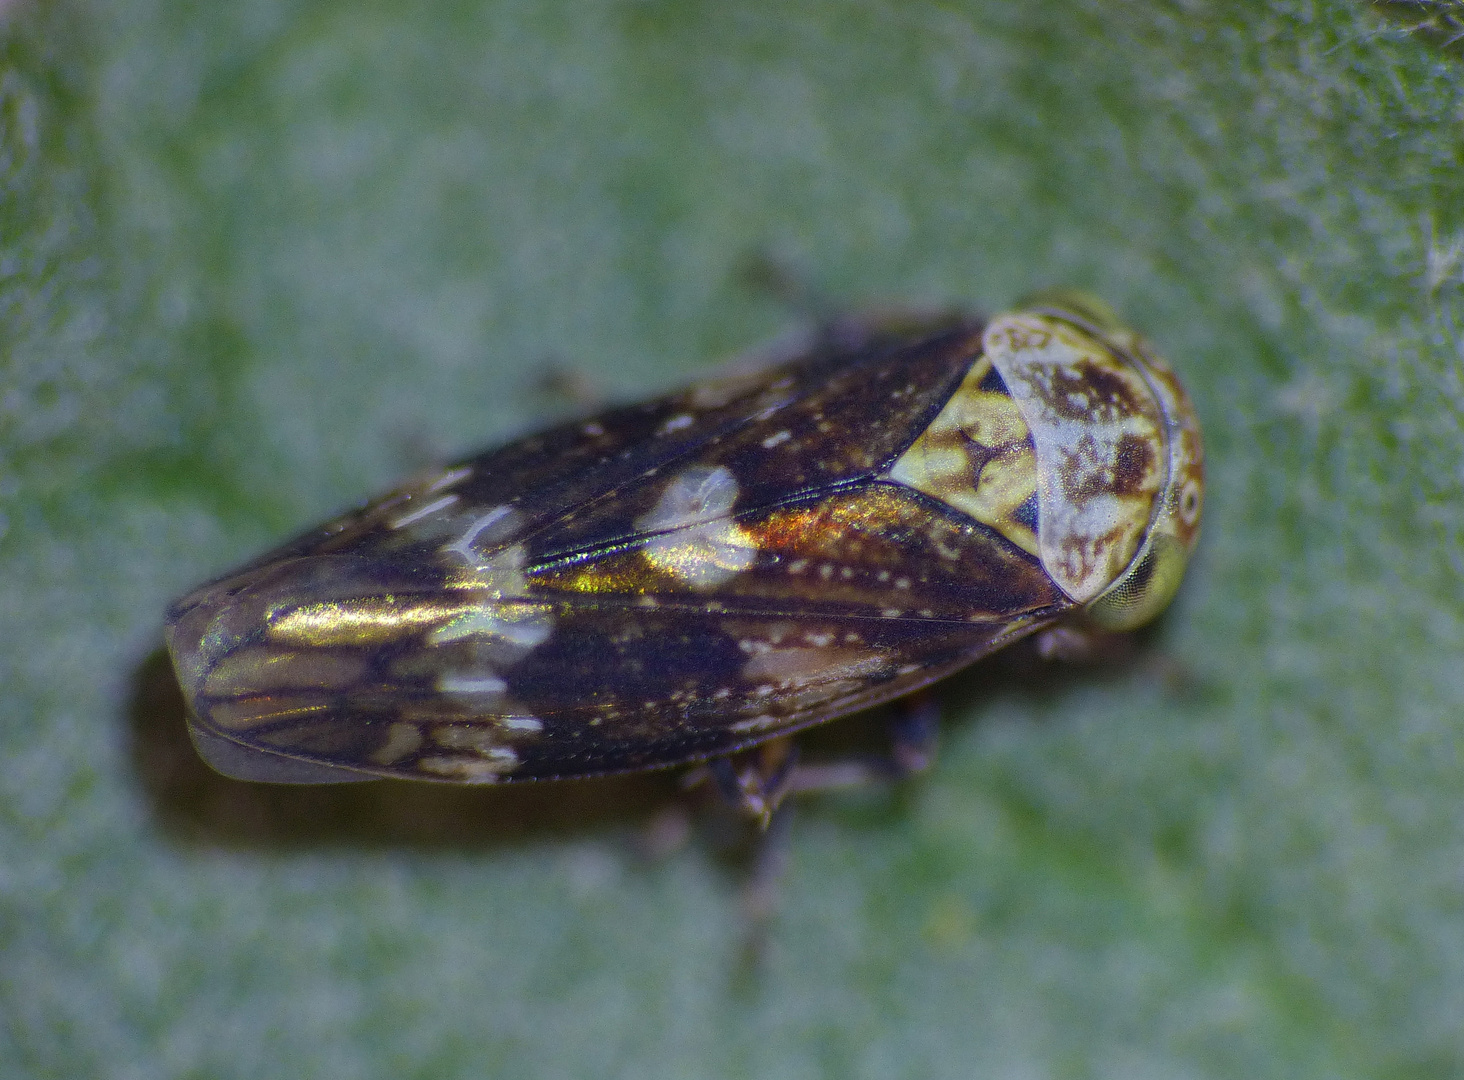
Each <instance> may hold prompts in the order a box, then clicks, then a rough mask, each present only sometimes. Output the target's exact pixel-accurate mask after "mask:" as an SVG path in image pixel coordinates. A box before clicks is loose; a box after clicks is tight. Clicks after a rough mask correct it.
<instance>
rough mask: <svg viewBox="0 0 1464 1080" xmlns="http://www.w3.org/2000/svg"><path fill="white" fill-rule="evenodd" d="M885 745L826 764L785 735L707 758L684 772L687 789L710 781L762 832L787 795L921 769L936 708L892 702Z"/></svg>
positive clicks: (930, 756) (928, 702)
mask: <svg viewBox="0 0 1464 1080" xmlns="http://www.w3.org/2000/svg"><path fill="white" fill-rule="evenodd" d="M888 727H889V736H890V749H889V752H888V753H886V754H868V755H860V756H856V757H847V758H840V759H837V760H834V761H826V762H807V763H805V762H803V761H801V760H800V759H799V754H798V747H797V746H796V745H795V744H794V742H793V740H792V738H791V737H784V738H780V739H773V740H771V741H770V742H766V743H764V744H762V745H761V746H759V747H757V748H756V749H754V750H752V751H750V752H749V753H747V754H745V755H737V756H736V757H722V758H713V759H712V760H711V761H708V762H706V763H705V764H704V765H701V766H698V767H697V768H696V769H694V770H692V771H691V772H690V773H688V774H687V776H686V778H685V780H684V781H683V783H684V785H685V786H686V787H688V788H690V787H695V786H698V785H700V784H703V783H708V782H709V783H710V784H711V786H712V788H713V789H714V790H715V791H716V793H717V795H718V796H719V797H720V798H721V800H722V801H723V802H724V803H726V804H727V805H728V806H731V807H733V808H735V809H737V810H739V811H741V812H742V813H744V814H746V815H747V816H748V817H750V818H752V820H754V821H755V822H757V823H758V825H759V826H760V827H761V828H762V829H764V830H766V829H767V828H768V826H769V824H770V823H771V821H772V818H773V815H774V813H776V811H777V810H778V807H779V806H780V805H781V804H782V802H783V800H784V799H786V798H787V797H788V796H789V795H804V794H816V793H818V792H823V791H838V790H841V789H845V788H855V787H866V786H869V785H872V784H889V783H894V782H896V781H899V780H903V779H904V778H906V777H908V776H913V775H915V774H916V773H921V772H924V771H925V770H926V769H928V768H929V767H930V764H931V762H932V761H933V760H934V758H935V748H936V742H937V737H938V734H939V728H940V706H939V703H938V701H937V699H936V697H935V695H934V694H931V693H928V692H920V693H917V694H912V695H911V696H910V697H907V698H904V699H903V700H901V701H898V702H896V703H895V706H894V712H893V714H892V716H891V717H890V720H889V725H888Z"/></svg>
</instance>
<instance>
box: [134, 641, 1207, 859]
mask: <svg viewBox="0 0 1464 1080" xmlns="http://www.w3.org/2000/svg"><path fill="white" fill-rule="evenodd" d="M1152 641H1153V632H1152V631H1151V630H1150V629H1148V628H1146V629H1145V630H1144V631H1140V632H1139V633H1138V634H1137V635H1135V636H1134V637H1133V640H1132V642H1131V643H1130V644H1128V645H1126V646H1123V647H1122V648H1121V651H1120V653H1119V654H1118V655H1112V654H1109V655H1106V656H1104V657H1101V658H1095V660H1094V662H1054V661H1051V660H1047V659H1043V658H1042V657H1041V656H1039V655H1038V649H1037V647H1036V646H1035V644H1034V643H1032V642H1031V641H1025V642H1019V643H1017V644H1016V645H1014V646H1011V647H1009V648H1007V649H1005V650H1003V651H1002V652H1000V653H998V654H996V655H994V656H991V657H988V658H987V659H985V660H983V661H981V662H980V663H978V664H976V665H975V666H973V667H972V668H969V669H967V670H966V671H964V672H962V673H960V674H958V675H956V676H955V677H953V678H950V679H947V680H946V681H945V682H943V683H942V684H941V689H940V697H941V701H942V702H944V703H948V705H947V707H946V708H945V709H944V710H943V711H944V712H945V713H946V714H947V715H946V717H945V720H944V723H943V730H942V736H943V738H944V739H946V740H950V739H952V738H953V737H956V736H958V735H959V734H960V732H961V731H962V729H964V728H966V727H967V726H968V725H970V724H971V723H974V722H979V721H973V720H971V719H969V718H966V719H963V718H962V717H961V715H960V714H961V713H962V712H963V711H965V710H962V709H961V708H960V706H961V704H962V703H964V702H972V701H990V700H992V699H993V698H1000V697H1006V698H1011V697H1017V698H1019V699H1021V700H1024V701H1027V702H1029V703H1031V704H1032V705H1034V706H1036V707H1037V711H1038V712H1039V713H1041V714H1044V715H1045V714H1048V713H1050V712H1051V711H1052V710H1051V709H1050V708H1046V707H1045V706H1051V705H1054V704H1055V703H1057V702H1058V701H1059V700H1060V699H1061V698H1062V697H1063V696H1064V695H1066V694H1067V693H1068V692H1069V691H1070V690H1072V689H1074V688H1076V687H1078V686H1082V685H1091V684H1094V683H1096V682H1107V681H1112V680H1117V679H1123V678H1129V677H1133V676H1136V675H1138V676H1157V677H1159V678H1160V679H1161V680H1163V681H1164V682H1166V683H1167V684H1169V686H1170V689H1171V690H1173V689H1177V688H1181V689H1182V685H1181V684H1182V683H1183V682H1184V681H1185V680H1184V677H1183V674H1182V673H1178V672H1176V671H1174V670H1172V666H1171V665H1170V664H1169V662H1168V661H1167V660H1165V659H1164V657H1163V656H1162V653H1160V652H1159V651H1158V650H1157V649H1156V648H1155V647H1154V646H1153V644H1152ZM887 718H888V707H886V708H884V709H875V710H871V711H869V712H865V713H861V714H857V715H855V716H851V717H846V718H843V719H840V720H838V721H836V722H833V723H829V724H826V725H823V726H821V727H817V728H813V729H810V730H808V731H805V732H803V733H801V734H800V735H799V736H798V741H799V746H800V750H801V752H802V753H803V755H804V759H805V760H810V761H817V760H840V759H847V758H850V757H859V756H871V755H878V754H881V753H884V752H886V751H887V749H888V742H887V737H886V724H885V721H886V720H887ZM127 724H128V734H129V744H130V757H131V764H132V768H133V772H134V775H135V777H136V779H137V781H138V783H139V786H140V788H141V790H142V792H143V793H144V796H145V798H146V800H147V802H148V804H149V806H150V808H151V811H152V814H153V817H154V820H155V822H156V824H157V826H158V827H159V829H160V830H161V832H162V833H163V834H164V835H165V836H166V837H168V838H169V839H171V840H172V841H173V842H175V843H178V844H181V845H187V846H201V847H214V848H236V849H275V850H290V849H300V848H321V847H349V848H407V849H426V850H458V851H461V850H484V849H487V850H492V849H500V848H505V847H512V846H518V845H530V844H534V843H538V842H542V841H545V840H548V839H552V838H555V837H583V836H586V835H593V834H601V835H603V834H606V833H611V834H621V835H623V836H626V837H638V838H644V836H645V835H646V831H647V824H648V823H649V822H653V821H655V820H657V819H658V816H660V815H664V814H665V813H666V812H667V810H668V808H675V807H677V806H678V805H685V801H686V796H687V793H686V792H685V791H683V790H682V784H681V778H682V776H683V775H684V774H685V771H686V770H685V769H667V770H657V771H653V772H644V773H635V774H630V775H625V776H612V777H604V778H596V779H587V780H560V781H551V782H542V783H525V784H505V785H501V786H494V787H463V786H459V785H450V784H427V783H411V782H407V781H397V780H381V781H377V782H375V783H364V784H334V785H283V784H260V783H247V782H244V781H240V780H233V779H230V778H228V777H225V776H222V775H220V774H219V773H216V772H214V771H213V770H212V769H211V768H209V766H208V765H206V764H205V763H204V762H203V760H202V759H201V758H200V757H199V756H198V754H197V753H196V752H195V751H194V749H193V745H192V743H191V741H190V740H189V737H188V731H187V706H186V705H185V703H184V699H183V693H182V690H181V689H180V688H179V685H178V681H177V678H176V676H175V675H174V673H173V668H172V665H171V663H170V662H169V660H168V656H167V653H166V652H165V651H164V650H162V649H158V650H156V651H155V652H153V653H152V654H151V655H149V656H147V657H146V659H144V660H143V661H142V662H141V663H140V664H139V665H138V666H137V667H136V669H135V670H134V672H133V679H132V688H131V694H130V697H129V700H128V703H127ZM928 782H930V780H929V777H928V776H926V777H918V776H917V777H912V778H910V779H908V780H905V781H901V782H899V783H896V784H891V785H881V786H880V790H876V791H873V792H872V793H870V794H869V796H868V797H864V796H860V797H858V798H856V799H854V800H852V801H851V800H848V799H840V800H833V801H830V800H822V799H818V798H814V799H806V798H805V799H802V800H800V802H801V806H800V810H799V812H800V814H803V813H809V812H812V813H834V814H837V815H839V816H840V817H841V818H842V819H845V820H849V821H851V822H853V823H856V824H869V825H874V824H876V823H877V822H878V821H880V820H888V819H889V818H890V816H891V815H898V814H900V813H901V812H902V810H901V808H902V806H903V804H904V795H905V794H906V793H908V792H910V791H912V790H914V787H915V785H920V784H924V783H928ZM831 805H834V806H836V808H835V809H832V810H830V809H829V807H830V806H831ZM721 810H722V812H720V813H716V814H712V815H711V816H710V821H711V824H710V826H709V828H708V833H709V835H710V837H711V839H712V843H713V846H714V848H716V849H718V850H719V851H720V852H721V853H722V855H723V856H724V857H725V858H726V859H727V860H728V861H730V862H734V863H736V862H740V861H742V860H743V859H744V858H745V857H746V853H747V851H748V847H749V844H748V840H749V839H750V837H751V835H752V831H751V830H750V829H748V828H743V827H742V823H741V822H736V821H733V820H732V814H731V813H730V811H728V810H727V809H726V808H721ZM651 846H652V847H654V846H655V845H654V842H653V843H652V845H651Z"/></svg>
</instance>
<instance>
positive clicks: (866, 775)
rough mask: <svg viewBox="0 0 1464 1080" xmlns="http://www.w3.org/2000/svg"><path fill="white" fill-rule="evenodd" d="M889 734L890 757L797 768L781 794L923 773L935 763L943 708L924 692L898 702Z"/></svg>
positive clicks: (872, 757)
mask: <svg viewBox="0 0 1464 1080" xmlns="http://www.w3.org/2000/svg"><path fill="white" fill-rule="evenodd" d="M889 733H890V752H889V754H888V755H870V756H867V757H857V758H849V759H846V760H844V761H830V762H821V763H818V764H809V765H798V766H797V767H796V768H794V769H793V770H792V772H791V774H790V775H789V776H788V779H787V781H786V783H785V784H784V790H783V792H782V793H781V794H783V795H789V794H803V793H805V792H819V791H836V790H838V789H840V788H851V787H863V786H865V785H868V784H879V783H892V782H894V781H897V780H903V779H904V778H905V777H907V776H913V775H914V774H915V773H920V772H924V771H925V770H926V769H928V768H929V767H930V763H931V762H932V761H933V760H934V759H935V746H936V740H937V738H938V736H939V733H940V704H939V702H938V701H937V699H936V697H935V695H934V694H932V693H929V692H926V691H921V692H920V693H916V694H912V695H910V696H909V697H907V698H903V699H902V700H900V701H897V702H896V703H895V705H894V715H893V716H892V717H891V718H890V721H889Z"/></svg>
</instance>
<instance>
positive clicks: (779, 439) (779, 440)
mask: <svg viewBox="0 0 1464 1080" xmlns="http://www.w3.org/2000/svg"><path fill="white" fill-rule="evenodd" d="M792 437H793V433H792V432H790V431H780V432H778V433H777V434H776V435H769V436H768V437H767V438H766V439H764V440H763V441H762V444H763V449H764V450H771V449H772V448H773V447H775V446H779V445H781V444H783V443H785V442H787V441H788V440H789V439H791V438H792Z"/></svg>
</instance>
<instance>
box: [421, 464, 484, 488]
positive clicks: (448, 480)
mask: <svg viewBox="0 0 1464 1080" xmlns="http://www.w3.org/2000/svg"><path fill="white" fill-rule="evenodd" d="M472 475H473V467H472V466H471V465H460V466H459V467H458V468H456V469H449V470H447V472H445V473H443V474H442V475H441V476H439V477H438V478H437V479H436V480H434V481H432V483H430V484H428V485H427V491H426V494H428V495H436V494H437V493H438V492H439V491H445V490H447V489H448V488H450V487H452V486H453V485H454V484H461V483H462V482H463V481H464V480H466V479H467V478H468V477H470V476H472Z"/></svg>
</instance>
